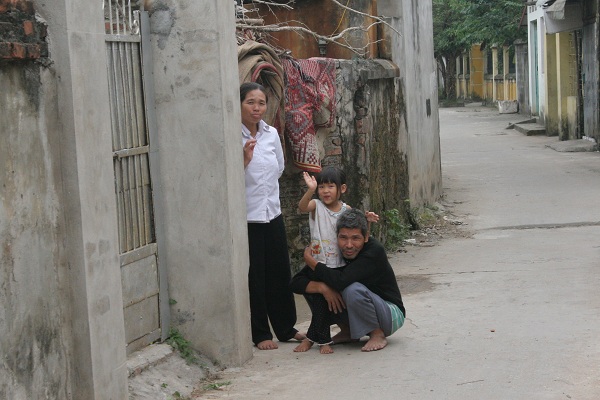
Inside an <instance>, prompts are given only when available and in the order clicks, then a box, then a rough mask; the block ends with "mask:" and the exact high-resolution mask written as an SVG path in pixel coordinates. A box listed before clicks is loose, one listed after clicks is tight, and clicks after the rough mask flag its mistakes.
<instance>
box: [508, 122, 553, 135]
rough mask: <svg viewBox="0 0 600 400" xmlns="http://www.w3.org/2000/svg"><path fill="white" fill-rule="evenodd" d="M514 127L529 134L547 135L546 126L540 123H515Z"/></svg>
mask: <svg viewBox="0 0 600 400" xmlns="http://www.w3.org/2000/svg"><path fill="white" fill-rule="evenodd" d="M514 129H515V130H517V131H519V132H521V133H523V134H525V135H527V136H534V135H545V134H546V128H545V127H544V126H543V125H540V124H531V123H526V124H515V125H514Z"/></svg>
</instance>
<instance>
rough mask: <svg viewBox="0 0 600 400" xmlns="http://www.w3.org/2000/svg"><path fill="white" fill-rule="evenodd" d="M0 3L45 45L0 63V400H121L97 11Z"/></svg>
mask: <svg viewBox="0 0 600 400" xmlns="http://www.w3.org/2000/svg"><path fill="white" fill-rule="evenodd" d="M9 3H10V4H9ZM0 6H1V7H0V9H5V8H4V7H8V9H10V10H11V12H14V13H13V15H19V14H18V12H24V11H26V10H28V9H31V10H35V11H37V13H38V16H39V18H40V19H41V20H45V21H46V22H47V27H48V41H49V43H50V46H49V53H50V58H49V59H46V58H43V57H42V58H39V61H40V63H36V64H33V63H32V62H27V61H19V62H16V61H14V60H8V61H4V62H2V63H1V64H0V86H1V87H2V91H1V94H0V109H2V110H3V111H2V113H1V117H0V126H2V132H3V140H2V146H0V162H1V164H2V167H3V168H2V170H3V172H2V173H1V174H0V177H1V178H0V183H1V187H2V192H1V196H0V259H1V260H2V261H1V262H2V263H1V264H0V304H2V307H1V309H0V351H1V352H2V354H3V357H2V360H1V361H0V398H7V399H36V398H49V399H65V398H73V399H124V398H126V397H127V377H126V369H125V367H124V363H125V347H124V329H123V313H122V296H121V283H120V273H119V263H118V260H117V243H118V242H117V228H116V212H115V199H114V184H113V179H114V178H113V171H112V155H111V153H112V145H111V134H110V119H108V118H107V115H109V111H108V92H107V88H108V86H107V79H106V67H105V65H106V64H105V59H104V54H105V53H104V52H105V49H104V27H103V24H102V10H101V8H100V7H97V6H96V5H95V4H94V3H89V2H79V1H71V0H52V1H44V2H41V1H39V2H38V1H35V2H28V1H25V0H21V1H16V2H15V1H2V3H1V4H0ZM11 7H17V8H18V10H17V11H15V10H14V9H11ZM35 29H38V26H35V28H34V30H35ZM12 48H13V49H14V48H15V47H14V46H13V47H12Z"/></svg>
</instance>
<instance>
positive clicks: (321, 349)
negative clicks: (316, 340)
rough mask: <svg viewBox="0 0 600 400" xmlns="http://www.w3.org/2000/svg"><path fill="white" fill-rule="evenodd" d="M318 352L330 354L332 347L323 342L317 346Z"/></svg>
mask: <svg viewBox="0 0 600 400" xmlns="http://www.w3.org/2000/svg"><path fill="white" fill-rule="evenodd" d="M319 353H321V354H331V353H333V349H332V348H331V346H330V345H328V344H323V345H321V346H319Z"/></svg>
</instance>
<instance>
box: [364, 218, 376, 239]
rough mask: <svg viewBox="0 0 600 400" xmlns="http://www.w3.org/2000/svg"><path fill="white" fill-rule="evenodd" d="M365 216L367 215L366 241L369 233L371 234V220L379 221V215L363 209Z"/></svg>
mask: <svg viewBox="0 0 600 400" xmlns="http://www.w3.org/2000/svg"><path fill="white" fill-rule="evenodd" d="M365 217H367V237H366V239H367V241H368V240H369V235H370V234H371V222H379V215H377V214H375V213H374V212H373V211H365Z"/></svg>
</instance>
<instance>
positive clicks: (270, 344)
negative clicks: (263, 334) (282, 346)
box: [256, 340, 279, 350]
mask: <svg viewBox="0 0 600 400" xmlns="http://www.w3.org/2000/svg"><path fill="white" fill-rule="evenodd" d="M256 347H258V349H259V350H275V349H278V348H279V346H277V343H275V342H274V341H272V340H263V341H262V342H258V343H257V344H256Z"/></svg>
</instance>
